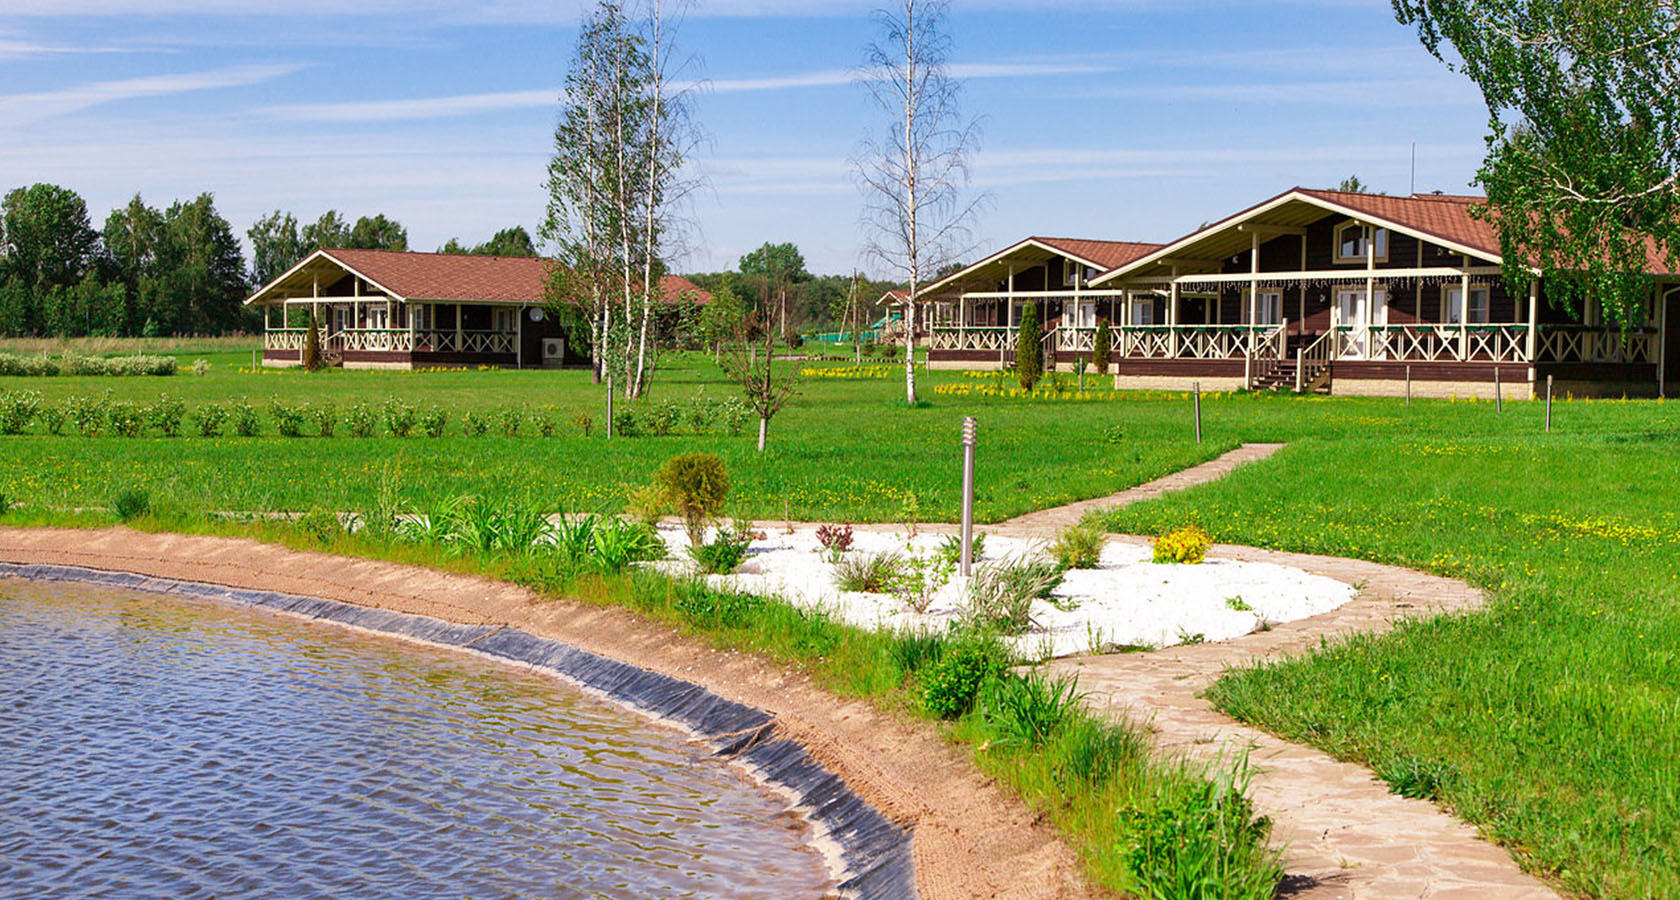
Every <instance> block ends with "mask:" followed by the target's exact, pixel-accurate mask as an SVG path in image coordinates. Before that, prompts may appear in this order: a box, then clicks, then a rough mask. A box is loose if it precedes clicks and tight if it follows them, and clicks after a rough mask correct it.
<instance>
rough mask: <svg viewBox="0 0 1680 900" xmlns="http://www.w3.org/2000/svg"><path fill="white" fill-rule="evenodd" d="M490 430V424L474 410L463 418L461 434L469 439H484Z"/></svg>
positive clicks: (469, 411) (468, 411)
mask: <svg viewBox="0 0 1680 900" xmlns="http://www.w3.org/2000/svg"><path fill="white" fill-rule="evenodd" d="M489 430H490V423H489V422H487V421H485V419H484V417H483V416H481V415H479V414H478V413H477V412H476V411H474V410H470V409H469V410H467V411H466V413H465V414H464V415H462V416H461V433H462V434H464V435H466V436H467V437H483V436H484V433H485V432H486V431H489Z"/></svg>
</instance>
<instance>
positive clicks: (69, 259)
mask: <svg viewBox="0 0 1680 900" xmlns="http://www.w3.org/2000/svg"><path fill="white" fill-rule="evenodd" d="M98 250H99V233H98V232H96V231H94V230H93V225H92V224H91V222H90V221H89V219H88V210H87V201H85V200H83V199H82V198H81V196H80V195H78V194H77V193H76V192H75V191H72V190H70V189H69V188H62V187H59V186H58V185H54V184H34V185H30V186H29V187H26V188H17V189H16V190H13V191H11V192H10V193H8V194H7V195H6V198H5V200H4V201H3V202H0V256H3V257H4V258H5V265H6V268H7V269H8V270H9V271H10V272H11V273H12V274H13V275H15V276H16V277H18V278H20V279H22V280H23V282H24V284H25V285H28V286H32V287H35V286H39V287H70V286H73V285H75V284H76V283H77V282H80V281H81V280H82V276H83V275H84V274H86V273H87V271H88V268H89V266H90V265H91V264H92V263H93V261H94V257H95V254H96V253H97V252H98Z"/></svg>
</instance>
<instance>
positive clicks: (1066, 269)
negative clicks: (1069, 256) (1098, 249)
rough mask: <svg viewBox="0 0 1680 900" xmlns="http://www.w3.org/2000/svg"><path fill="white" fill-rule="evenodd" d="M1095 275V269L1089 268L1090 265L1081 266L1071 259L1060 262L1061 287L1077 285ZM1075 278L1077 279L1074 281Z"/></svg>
mask: <svg viewBox="0 0 1680 900" xmlns="http://www.w3.org/2000/svg"><path fill="white" fill-rule="evenodd" d="M1095 277H1097V270H1096V269H1093V268H1091V267H1090V266H1082V265H1080V264H1078V263H1076V262H1073V261H1071V260H1070V261H1067V262H1064V263H1062V286H1063V287H1078V286H1079V285H1082V284H1086V283H1089V282H1090V280H1091V279H1093V278H1095ZM1076 278H1077V279H1078V281H1077V282H1076V281H1075V279H1076Z"/></svg>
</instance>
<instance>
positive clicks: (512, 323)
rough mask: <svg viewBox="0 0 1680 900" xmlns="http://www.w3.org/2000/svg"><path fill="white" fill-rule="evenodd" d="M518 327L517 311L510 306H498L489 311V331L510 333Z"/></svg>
mask: <svg viewBox="0 0 1680 900" xmlns="http://www.w3.org/2000/svg"><path fill="white" fill-rule="evenodd" d="M518 327H519V310H518V309H516V308H514V307H511V306H498V307H495V308H493V309H491V310H490V330H492V331H504V332H511V331H513V330H514V329H515V328H518Z"/></svg>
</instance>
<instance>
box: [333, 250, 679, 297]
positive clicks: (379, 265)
mask: <svg viewBox="0 0 1680 900" xmlns="http://www.w3.org/2000/svg"><path fill="white" fill-rule="evenodd" d="M322 252H323V253H325V254H326V255H327V256H329V257H331V258H333V259H335V260H337V261H338V262H339V263H341V264H342V265H344V266H346V267H348V268H350V269H353V270H355V271H356V272H358V273H360V274H361V275H362V276H363V277H364V278H366V279H368V280H369V281H372V282H373V283H375V284H377V285H379V286H380V287H382V288H384V289H385V290H388V291H390V292H391V293H393V294H396V295H397V296H399V297H403V298H405V299H409V300H444V301H449V300H458V301H476V302H484V301H504V302H509V303H542V302H544V297H543V291H544V288H545V287H546V286H547V284H548V267H549V266H550V265H551V264H552V261H551V260H548V259H544V258H541V257H524V256H469V255H462V254H455V253H412V252H403V251H395V250H323V251H322ZM660 293H661V299H662V300H664V302H666V303H673V302H676V301H677V300H678V299H679V298H681V297H682V296H683V295H685V294H687V295H689V296H691V297H693V298H694V302H696V303H707V302H709V301H710V300H711V299H712V295H711V294H710V293H709V292H707V291H703V290H701V289H700V288H699V287H697V286H696V285H695V284H694V282H692V281H689V280H688V279H687V278H684V277H682V276H681V275H666V276H665V277H664V278H663V279H662V280H661V282H660Z"/></svg>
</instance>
